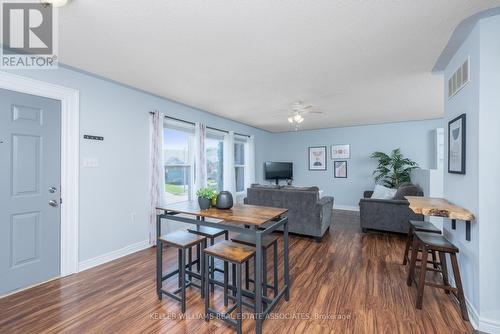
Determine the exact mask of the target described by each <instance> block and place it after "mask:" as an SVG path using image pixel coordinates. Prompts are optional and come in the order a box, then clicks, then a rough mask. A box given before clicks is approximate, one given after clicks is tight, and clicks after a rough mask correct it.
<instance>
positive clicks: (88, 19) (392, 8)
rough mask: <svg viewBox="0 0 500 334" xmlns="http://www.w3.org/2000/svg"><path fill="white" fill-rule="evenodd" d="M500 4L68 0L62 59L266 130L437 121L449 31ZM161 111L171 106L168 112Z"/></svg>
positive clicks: (499, 0) (498, 0)
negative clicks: (296, 108) (313, 111)
mask: <svg viewBox="0 0 500 334" xmlns="http://www.w3.org/2000/svg"><path fill="white" fill-rule="evenodd" d="M498 5H500V0H481V1H478V0H439V1H436V0H420V1H415V0H399V1H395V0H378V1H374V0H372V1H370V0H337V1H333V0H287V1H284V0H212V1H207V0H169V1H165V0H140V1H138V0H134V1H132V0H106V1H103V0H72V1H71V2H70V3H69V5H67V6H66V7H63V8H61V9H60V14H59V15H60V16H59V20H60V42H59V50H60V60H61V62H63V63H64V64H67V65H70V66H74V67H77V68H80V69H83V70H85V71H89V72H91V73H95V74H97V75H100V76H104V77H107V78H110V79H113V80H116V81H118V82H121V83H124V84H128V85H131V86H134V87H137V88H139V89H142V90H146V91H149V92H152V93H155V94H158V95H161V96H164V97H166V98H169V99H172V100H175V101H179V102H182V103H185V104H187V105H190V106H193V107H197V108H200V109H203V110H206V111H208V112H211V113H214V114H217V115H220V116H224V117H227V118H230V119H233V120H236V121H240V122H242V123H246V124H249V125H252V126H255V127H258V128H262V129H266V130H269V131H288V130H291V127H290V125H289V124H288V123H287V121H286V113H285V114H283V111H280V110H283V109H285V108H286V107H287V106H288V105H290V104H291V103H292V102H294V101H296V100H303V101H305V102H306V103H312V104H316V105H319V106H320V107H321V110H322V111H323V114H321V115H306V116H305V121H304V123H302V127H301V128H302V129H314V128H325V127H338V126H347V125H359V124H375V123H383V122H392V121H404V120H417V119H429V118H437V117H440V116H442V113H443V86H442V81H443V79H442V77H441V76H440V75H433V74H431V73H430V71H431V69H432V67H433V65H434V63H435V62H436V59H437V58H438V56H439V54H440V53H441V51H442V50H443V48H444V47H445V45H446V43H447V42H448V39H449V38H450V36H451V34H452V32H453V30H454V28H455V27H456V26H457V24H459V23H460V22H461V21H462V20H463V19H465V18H466V17H468V16H470V15H473V14H475V13H477V12H479V11H481V10H485V9H488V8H491V7H495V6H498ZM165 112H168V110H165Z"/></svg>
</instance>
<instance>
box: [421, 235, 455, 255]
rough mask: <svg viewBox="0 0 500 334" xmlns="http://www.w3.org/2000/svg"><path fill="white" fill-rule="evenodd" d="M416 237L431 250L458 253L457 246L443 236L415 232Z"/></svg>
mask: <svg viewBox="0 0 500 334" xmlns="http://www.w3.org/2000/svg"><path fill="white" fill-rule="evenodd" d="M414 236H415V238H416V239H418V240H419V241H420V242H421V243H422V244H423V245H424V246H426V247H427V248H429V249H432V250H437V251H438V252H446V253H458V248H457V246H455V245H454V244H452V243H451V242H449V241H448V239H446V238H445V237H443V236H442V235H441V234H436V233H428V232H415V234H414Z"/></svg>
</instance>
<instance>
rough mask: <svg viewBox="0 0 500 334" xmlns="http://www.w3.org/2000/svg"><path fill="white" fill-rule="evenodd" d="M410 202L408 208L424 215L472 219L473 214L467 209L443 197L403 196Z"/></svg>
mask: <svg viewBox="0 0 500 334" xmlns="http://www.w3.org/2000/svg"><path fill="white" fill-rule="evenodd" d="M405 198H406V199H407V200H408V202H410V209H412V210H413V212H415V213H416V214H421V215H424V216H435V217H444V218H449V219H459V220H466V221H467V220H468V221H472V220H474V215H473V214H472V213H471V212H469V211H468V210H466V209H464V208H462V207H460V206H458V205H455V204H452V203H450V202H448V201H447V200H445V199H444V198H433V197H421V196H405Z"/></svg>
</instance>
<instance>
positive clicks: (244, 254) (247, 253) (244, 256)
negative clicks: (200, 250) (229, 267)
mask: <svg viewBox="0 0 500 334" xmlns="http://www.w3.org/2000/svg"><path fill="white" fill-rule="evenodd" d="M204 252H205V253H206V254H208V255H210V256H214V257H218V258H220V259H223V260H226V261H229V262H233V263H243V262H245V261H247V260H248V259H250V258H251V257H252V256H254V254H255V248H254V247H250V246H247V245H243V244H238V243H236V242H232V241H229V240H223V241H221V242H218V243H216V244H215V245H212V246H210V247H207V248H205V250H204Z"/></svg>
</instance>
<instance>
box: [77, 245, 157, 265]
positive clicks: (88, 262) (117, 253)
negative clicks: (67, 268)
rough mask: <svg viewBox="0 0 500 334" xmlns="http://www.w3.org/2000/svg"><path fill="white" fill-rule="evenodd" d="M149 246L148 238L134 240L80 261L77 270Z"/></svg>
mask: <svg viewBox="0 0 500 334" xmlns="http://www.w3.org/2000/svg"><path fill="white" fill-rule="evenodd" d="M149 247H151V245H150V244H149V240H143V241H140V242H136V243H135V244H131V245H128V246H125V247H123V248H120V249H117V250H114V251H111V252H109V253H106V254H102V255H99V256H96V257H94V258H92V259H88V260H84V261H81V262H80V263H79V264H78V271H84V270H87V269H90V268H93V267H96V266H99V265H101V264H104V263H107V262H110V261H113V260H116V259H119V258H121V257H124V256H127V255H130V254H132V253H135V252H138V251H141V250H144V249H146V248H149Z"/></svg>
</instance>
